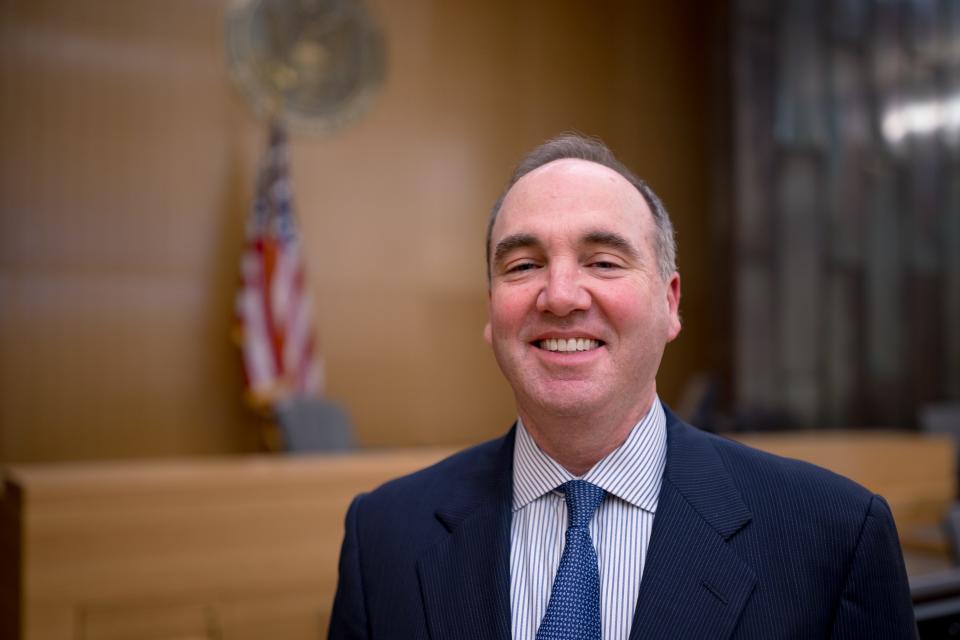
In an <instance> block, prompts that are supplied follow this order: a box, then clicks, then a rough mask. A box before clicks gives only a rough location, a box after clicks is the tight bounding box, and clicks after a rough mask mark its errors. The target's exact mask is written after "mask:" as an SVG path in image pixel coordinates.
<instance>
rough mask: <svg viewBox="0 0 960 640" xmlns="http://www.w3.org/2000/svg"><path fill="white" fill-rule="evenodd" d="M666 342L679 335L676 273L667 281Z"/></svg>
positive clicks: (677, 279) (678, 297)
mask: <svg viewBox="0 0 960 640" xmlns="http://www.w3.org/2000/svg"><path fill="white" fill-rule="evenodd" d="M666 285H667V287H666V288H667V300H666V302H667V313H668V320H667V322H668V324H667V342H670V341H672V340H673V339H674V338H676V337H677V336H678V335H679V334H680V329H681V323H680V274H679V273H677V272H676V271H674V272H673V275H672V276H670V279H669V280H667V283H666Z"/></svg>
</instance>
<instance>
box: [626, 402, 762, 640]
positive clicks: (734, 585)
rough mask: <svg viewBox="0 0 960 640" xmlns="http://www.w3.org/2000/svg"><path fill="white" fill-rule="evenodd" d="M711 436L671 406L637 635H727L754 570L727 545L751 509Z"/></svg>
mask: <svg viewBox="0 0 960 640" xmlns="http://www.w3.org/2000/svg"><path fill="white" fill-rule="evenodd" d="M712 438H713V436H709V435H707V434H705V433H703V432H701V431H699V430H697V429H695V428H693V427H691V426H689V425H686V424H684V423H683V422H681V421H680V420H679V419H677V417H676V416H674V415H673V414H672V413H671V412H670V411H669V410H667V465H666V469H665V470H664V480H663V485H662V487H661V490H660V501H659V504H658V506H657V515H656V517H655V518H654V521H653V531H652V532H651V535H650V545H649V547H648V549H647V557H646V562H645V565H644V571H643V579H642V581H641V583H640V595H639V597H638V602H637V608H636V612H635V614H634V620H633V628H632V631H631V638H637V639H639V638H659V637H686V638H699V637H707V636H709V637H715V638H726V637H728V636H729V635H730V634H731V633H732V631H733V629H734V627H735V626H736V623H737V620H738V619H739V617H740V612H741V610H742V609H743V607H744V605H746V603H747V601H748V600H749V597H750V594H751V593H752V592H753V589H754V586H755V584H756V581H757V578H756V575H755V574H754V572H753V570H752V569H751V568H750V567H749V565H747V564H746V563H745V562H744V561H743V560H742V559H741V558H740V557H739V556H738V555H737V554H736V553H735V552H734V551H733V550H732V549H731V548H730V546H729V545H728V541H729V540H730V539H731V538H733V537H734V536H735V535H736V534H737V532H738V531H740V530H741V529H742V528H743V527H745V526H747V524H748V523H749V522H750V520H751V518H752V516H751V513H750V510H749V509H748V508H747V506H746V505H745V504H744V502H743V500H742V498H741V497H740V493H739V491H738V490H737V488H736V486H735V485H734V483H733V480H732V479H731V477H730V474H729V473H728V472H727V470H726V468H725V467H724V465H723V461H722V460H721V459H720V456H719V454H718V453H717V451H716V449H715V448H714V443H713V440H712Z"/></svg>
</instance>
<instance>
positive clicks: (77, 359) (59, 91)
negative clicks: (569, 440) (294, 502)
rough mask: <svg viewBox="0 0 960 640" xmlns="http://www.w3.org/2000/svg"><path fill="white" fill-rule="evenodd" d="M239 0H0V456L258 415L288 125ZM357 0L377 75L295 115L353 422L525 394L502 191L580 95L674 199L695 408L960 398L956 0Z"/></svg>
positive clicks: (846, 409) (408, 437)
mask: <svg viewBox="0 0 960 640" xmlns="http://www.w3.org/2000/svg"><path fill="white" fill-rule="evenodd" d="M240 4H242V3H240ZM308 4H309V3H308ZM230 6H231V3H229V2H226V0H224V1H216V0H208V1H203V2H197V1H187V0H171V1H170V2H164V3H158V2H153V1H149V0H124V1H123V2H120V1H111V0H88V1H85V2H65V1H56V0H36V1H33V0H31V1H29V2H27V1H20V0H3V1H2V2H0V96H2V100H0V132H2V133H0V139H2V141H3V142H2V145H0V167H2V168H0V462H29V461H54V460H69V459H99V458H128V457H148V456H179V455H203V454H218V453H235V452H251V451H257V450H260V449H262V448H263V446H264V444H263V438H262V434H261V433H260V428H259V426H258V425H259V424H260V423H261V422H262V418H261V417H258V412H257V411H251V409H250V407H249V405H248V403H246V402H245V401H244V374H243V367H242V360H241V357H240V352H239V350H238V348H237V341H236V340H235V339H234V333H235V332H234V328H233V321H234V316H235V311H234V301H235V296H236V295H237V290H238V287H239V285H240V259H241V252H242V250H243V247H244V242H245V240H244V228H245V225H246V224H247V222H246V221H247V217H248V212H249V210H250V208H251V203H252V202H253V199H254V197H255V191H256V181H257V177H256V176H257V166H258V164H260V163H261V162H263V158H264V156H265V154H266V150H267V125H266V121H265V119H264V118H262V117H259V116H258V115H257V114H256V113H255V111H254V109H253V108H252V107H251V102H250V101H249V100H248V99H246V98H245V97H244V95H243V94H242V93H241V92H240V91H238V90H237V87H236V86H234V84H233V83H231V80H230V73H229V72H228V69H229V68H230V64H229V61H228V60H227V54H226V47H225V43H224V22H225V17H226V14H227V9H228V8H229V7H230ZM367 8H368V10H369V18H370V20H371V22H372V23H374V24H375V25H377V28H378V29H379V31H380V33H381V35H382V42H383V50H384V55H383V58H384V67H385V70H384V72H383V74H382V75H383V78H384V80H383V83H382V86H381V87H380V88H379V90H378V91H377V93H376V95H375V96H374V97H373V100H372V101H371V103H370V105H369V107H368V108H367V109H366V110H365V112H363V113H362V114H360V115H358V116H356V117H354V118H353V119H352V121H351V122H349V123H346V124H345V125H344V126H341V127H339V128H337V129H335V130H333V131H330V132H327V133H320V134H317V133H312V132H309V131H306V132H305V131H303V129H302V128H300V129H299V130H298V129H297V128H293V129H292V131H291V133H290V182H291V184H292V193H293V195H292V202H293V208H294V210H295V212H296V216H297V220H298V226H297V230H296V232H297V235H298V239H299V243H300V253H301V255H302V258H303V264H304V269H305V273H306V278H307V280H306V283H307V284H306V286H307V289H308V291H309V293H310V295H311V297H312V304H313V316H312V317H313V322H312V324H313V328H314V330H315V336H316V345H315V346H316V352H317V354H318V355H319V356H321V357H322V362H323V364H324V369H325V374H326V375H325V386H324V388H323V392H324V394H325V396H326V397H327V398H328V399H330V400H331V401H333V402H335V403H337V404H338V405H339V406H341V407H342V408H343V409H344V410H345V411H346V412H347V414H348V415H349V416H350V419H351V421H352V423H353V425H354V430H355V436H356V440H357V442H358V443H359V444H360V445H362V446H365V447H385V446H407V445H423V444H461V443H467V442H473V441H477V440H480V439H483V438H487V437H492V436H494V435H496V434H499V433H501V432H502V431H504V430H505V429H506V428H507V426H509V424H510V422H511V421H512V418H513V407H512V398H511V396H510V393H509V390H508V388H507V386H506V385H505V383H504V382H503V381H502V380H501V379H500V376H499V374H498V372H497V370H496V367H495V364H494V362H493V359H492V357H491V355H490V353H489V352H488V349H487V347H486V346H485V345H484V343H483V342H482V339H481V329H482V326H483V323H484V318H485V297H486V290H485V282H484V267H483V250H482V247H483V244H482V240H483V233H484V226H485V221H486V216H487V212H488V210H489V207H490V205H491V203H492V202H493V201H494V199H495V198H496V196H497V195H498V193H499V190H500V189H501V186H502V184H503V183H504V181H505V180H506V177H507V176H508V175H509V172H510V170H511V167H512V166H513V165H514V164H515V162H516V161H517V160H518V159H519V158H520V157H521V156H522V154H523V153H524V152H526V151H527V150H528V149H530V148H531V147H533V146H535V145H536V144H538V143H539V142H541V141H543V140H544V139H546V138H548V137H550V136H552V135H555V134H557V133H559V132H561V131H564V130H570V129H574V130H578V131H581V132H585V133H589V134H594V135H598V136H600V137H601V138H603V139H604V140H605V141H606V142H607V143H608V144H609V145H610V146H611V147H612V148H613V149H614V150H615V151H616V152H617V153H618V154H619V155H620V156H621V158H622V159H623V160H624V161H625V162H626V163H627V164H628V165H629V166H631V167H632V168H634V169H635V170H636V172H637V173H638V174H639V175H641V176H642V177H644V178H645V179H646V180H647V181H648V182H649V183H650V184H651V185H652V186H653V187H654V189H655V190H656V191H657V192H658V193H659V194H660V195H661V197H662V198H663V200H664V201H665V202H666V204H667V206H668V208H669V210H670V211H671V213H672V215H673V217H674V219H675V225H676V228H677V235H678V240H679V246H680V253H679V263H680V270H681V273H682V277H683V287H684V295H683V301H682V313H683V316H684V320H685V322H684V324H685V326H684V330H683V332H682V334H681V337H680V338H679V340H677V341H676V342H675V343H674V344H672V345H671V346H670V347H669V348H668V351H667V355H666V358H665V362H664V364H663V368H662V371H661V375H660V377H659V389H660V393H661V396H662V398H663V399H664V400H666V401H667V402H668V403H670V404H672V405H674V406H675V407H677V408H678V409H679V410H680V411H681V412H682V413H683V414H684V415H685V416H686V417H688V418H690V419H691V420H694V421H695V422H697V423H698V424H699V425H700V426H703V427H705V428H709V429H713V430H718V431H728V430H742V429H755V428H765V429H771V428H788V427H803V428H809V427H823V428H828V427H858V428H859V427H876V426H884V427H901V428H914V427H916V426H917V425H918V424H919V421H920V417H919V416H921V414H922V412H923V411H924V410H925V409H924V408H925V407H928V406H929V405H931V404H932V405H934V406H935V407H939V406H941V405H942V403H944V402H948V401H953V402H956V401H957V400H958V399H960V331H958V330H957V329H956V327H958V326H960V252H958V251H957V249H958V246H960V213H958V212H960V195H958V191H960V173H958V171H960V169H958V167H960V162H958V158H960V152H958V137H960V133H958V131H960V124H958V120H960V115H958V114H960V106H958V104H960V103H958V99H960V98H958V96H960V93H958V92H960V80H958V73H960V71H958V69H960V62H958V59H960V53H958V49H960V35H958V34H960V17H958V16H960V8H958V3H957V2H953V1H950V0H941V1H936V0H900V1H890V0H888V1H871V0H836V1H833V2H769V1H763V0H739V1H734V0H715V1H712V2H699V3H669V2H626V1H621V2H617V1H611V2H604V3H602V6H593V5H586V4H583V3H579V2H564V1H561V2H555V1H551V2H524V3H514V2H482V3H479V2H465V1H464V2H440V1H439V0H410V1H407V2H403V3H391V2H385V1H376V2H370V3H369V5H368V7H367Z"/></svg>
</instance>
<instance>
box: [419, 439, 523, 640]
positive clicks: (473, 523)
mask: <svg viewBox="0 0 960 640" xmlns="http://www.w3.org/2000/svg"><path fill="white" fill-rule="evenodd" d="M514 436H515V431H514V430H513V429H511V430H510V432H509V433H508V434H507V435H506V436H505V437H504V438H502V439H501V440H500V441H499V445H494V446H493V447H491V448H490V449H489V450H488V451H487V452H485V453H484V454H483V455H482V457H481V458H480V459H479V460H478V461H476V462H475V463H474V464H473V466H472V468H470V469H468V470H466V472H465V473H466V474H467V477H466V478H464V479H463V480H462V486H459V485H458V487H457V491H456V492H455V494H454V495H453V497H452V498H451V499H450V500H448V501H447V503H446V504H444V505H442V506H441V507H440V508H439V509H437V512H436V517H437V519H438V520H439V521H440V523H441V524H443V526H444V527H445V528H446V530H447V531H448V532H449V535H448V536H447V537H446V538H444V539H442V540H441V541H440V542H439V543H438V544H436V545H435V546H434V547H432V548H431V549H430V550H429V551H428V552H427V553H426V554H425V555H423V556H422V557H421V558H420V559H419V561H418V563H417V571H418V573H419V577H420V586H421V595H422V597H423V602H424V609H425V612H426V619H427V627H428V629H429V632H430V637H432V638H476V639H477V640H480V639H484V640H487V639H489V640H494V639H496V640H510V518H511V501H512V496H513V447H514Z"/></svg>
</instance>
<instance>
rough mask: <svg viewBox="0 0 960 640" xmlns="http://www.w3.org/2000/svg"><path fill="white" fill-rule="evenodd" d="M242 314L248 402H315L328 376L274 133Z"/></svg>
mask: <svg viewBox="0 0 960 640" xmlns="http://www.w3.org/2000/svg"><path fill="white" fill-rule="evenodd" d="M240 274H241V280H242V282H241V287H240V291H239V293H238V294H237V300H236V314H237V324H238V327H237V328H238V330H239V335H238V337H239V340H240V347H241V349H242V351H243V364H244V371H245V373H246V379H247V392H248V395H249V399H250V400H251V401H252V402H253V403H254V404H257V405H272V404H273V403H274V402H275V401H276V400H279V399H282V398H284V397H286V396H287V395H290V394H298V395H303V394H306V395H310V394H317V393H319V392H320V389H321V387H322V384H323V380H322V378H323V371H322V366H321V363H320V359H319V356H318V354H317V353H316V352H315V341H314V332H313V314H312V310H311V301H310V292H309V290H308V288H307V283H306V273H305V271H304V266H303V260H302V258H301V254H300V244H299V242H298V241H297V228H296V223H295V220H294V215H293V200H292V193H291V189H290V178H289V152H288V148H287V136H286V133H285V132H284V130H283V128H282V126H281V125H280V124H279V123H277V122H273V123H271V126H270V144H269V147H268V149H267V155H266V157H265V158H264V160H263V163H262V164H261V166H260V170H259V173H258V176H257V192H256V196H255V197H254V201H253V206H252V207H251V209H250V216H249V219H248V220H247V230H246V246H245V248H244V251H243V257H242V259H241V263H240Z"/></svg>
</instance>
